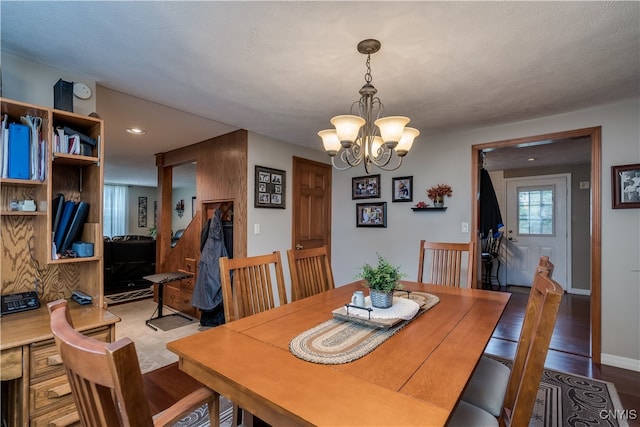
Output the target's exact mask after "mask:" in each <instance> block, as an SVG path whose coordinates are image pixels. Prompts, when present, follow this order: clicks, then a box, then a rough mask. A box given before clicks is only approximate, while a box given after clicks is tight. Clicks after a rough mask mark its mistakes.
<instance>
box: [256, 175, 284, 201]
mask: <svg viewBox="0 0 640 427" xmlns="http://www.w3.org/2000/svg"><path fill="white" fill-rule="evenodd" d="M286 178H287V175H286V172H285V171H283V170H280V169H272V168H267V167H264V166H258V165H256V166H255V191H254V207H256V208H275V209H285V207H286V205H285V201H286V188H287V187H286Z"/></svg>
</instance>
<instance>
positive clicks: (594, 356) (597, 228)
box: [471, 126, 602, 363]
mask: <svg viewBox="0 0 640 427" xmlns="http://www.w3.org/2000/svg"><path fill="white" fill-rule="evenodd" d="M579 137H589V138H591V209H590V216H591V230H590V231H591V236H590V246H591V272H590V278H591V360H592V361H593V362H594V363H600V361H601V352H602V327H601V317H602V308H601V307H602V289H601V288H602V127H601V126H596V127H590V128H583V129H575V130H569V131H564V132H554V133H548V134H544V135H534V136H528V137H523V138H516V139H508V140H502V141H494V142H486V143H482V144H474V145H472V146H471V188H473V189H475V191H473V192H472V200H471V225H472V227H471V229H472V230H478V227H479V218H480V199H479V197H478V195H479V193H480V166H481V165H482V152H483V151H484V150H487V149H496V148H504V147H518V146H524V145H526V144H528V145H531V143H535V142H539V141H556V140H561V139H569V138H579ZM471 239H472V240H473V241H474V242H475V244H476V247H478V246H477V245H478V233H477V232H474V233H472V235H471ZM473 275H474V276H476V275H477V268H474V270H473ZM473 279H474V281H473V283H477V277H474V278H473Z"/></svg>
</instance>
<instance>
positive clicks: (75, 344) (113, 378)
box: [47, 300, 220, 427]
mask: <svg viewBox="0 0 640 427" xmlns="http://www.w3.org/2000/svg"><path fill="white" fill-rule="evenodd" d="M47 307H48V309H49V313H50V325H51V331H52V332H53V336H54V339H55V342H56V345H57V347H58V350H59V352H60V357H61V358H62V363H63V365H64V368H65V370H66V372H67V377H68V379H69V384H70V386H71V391H72V394H73V397H74V399H75V401H76V406H77V409H78V413H79V416H80V420H81V422H82V424H83V425H85V426H107V425H108V426H132V427H138V426H153V425H165V424H166V423H175V422H176V421H178V420H179V419H180V418H182V417H183V416H184V415H186V414H188V413H189V412H190V411H193V410H195V409H196V408H198V407H199V406H201V405H202V404H204V403H208V404H209V415H210V417H211V421H212V424H214V423H215V422H218V420H219V415H218V413H219V409H220V408H219V400H218V398H219V395H218V394H215V393H213V392H212V391H210V390H208V389H206V388H202V389H199V390H197V391H195V392H194V393H192V394H191V395H189V396H187V397H185V398H184V399H183V400H181V401H179V402H178V403H176V404H175V405H174V406H173V407H171V408H169V409H168V410H167V411H165V413H163V414H162V415H161V416H160V417H158V418H157V419H156V420H155V423H154V420H153V418H152V414H151V409H150V407H149V403H148V400H147V397H146V395H145V390H144V384H143V381H142V372H141V371H140V364H139V362H138V355H137V354H136V349H135V345H134V343H133V341H131V340H130V339H129V338H122V339H120V340H118V341H116V342H114V343H105V342H102V341H98V340H96V339H94V338H91V337H87V336H85V335H82V334H81V333H79V332H77V331H76V330H75V329H74V328H73V324H72V322H71V316H70V314H69V310H68V309H67V301H66V300H58V301H53V302H50V303H49V304H48V305H47Z"/></svg>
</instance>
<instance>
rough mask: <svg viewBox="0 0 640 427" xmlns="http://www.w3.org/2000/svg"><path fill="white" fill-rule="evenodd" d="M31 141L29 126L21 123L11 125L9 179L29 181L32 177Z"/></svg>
mask: <svg viewBox="0 0 640 427" xmlns="http://www.w3.org/2000/svg"><path fill="white" fill-rule="evenodd" d="M29 140H30V130H29V127H28V126H25V125H21V124H19V123H10V124H9V144H8V146H9V147H8V148H9V149H8V151H7V154H8V156H9V163H8V167H7V178H14V179H29V178H30V177H31V174H30V169H31V168H30V162H31V147H30V143H29Z"/></svg>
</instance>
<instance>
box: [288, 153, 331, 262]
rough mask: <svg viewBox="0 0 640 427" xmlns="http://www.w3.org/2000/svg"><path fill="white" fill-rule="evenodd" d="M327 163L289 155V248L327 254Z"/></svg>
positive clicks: (329, 209) (329, 242)
mask: <svg viewBox="0 0 640 427" xmlns="http://www.w3.org/2000/svg"><path fill="white" fill-rule="evenodd" d="M331 172H332V169H331V165H327V164H325V163H319V162H315V161H312V160H307V159H303V158H300V157H294V158H293V180H292V183H293V185H292V188H293V218H292V219H293V220H292V227H293V230H292V232H291V239H292V241H291V247H292V248H296V249H310V248H318V247H320V246H323V245H326V246H327V249H328V251H329V253H331Z"/></svg>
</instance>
